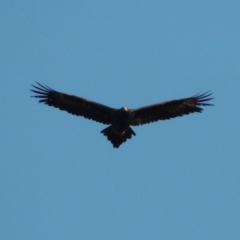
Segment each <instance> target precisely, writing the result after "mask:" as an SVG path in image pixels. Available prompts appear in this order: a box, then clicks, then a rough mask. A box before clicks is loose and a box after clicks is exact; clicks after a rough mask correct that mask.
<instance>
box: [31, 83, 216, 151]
mask: <svg viewBox="0 0 240 240" xmlns="http://www.w3.org/2000/svg"><path fill="white" fill-rule="evenodd" d="M32 86H33V87H34V89H31V91H32V92H34V93H36V95H34V96H32V97H35V98H39V99H40V100H39V102H40V103H44V104H47V105H49V106H53V107H56V108H59V109H60V110H64V111H67V112H68V113H71V114H73V115H77V116H83V117H85V118H88V119H91V120H94V121H97V122H100V123H103V124H107V125H109V126H108V127H107V128H105V129H103V130H102V131H101V133H103V135H105V136H106V137H107V139H108V140H109V141H110V142H111V143H112V144H113V147H115V148H118V147H119V146H120V145H121V144H122V143H124V142H126V141H127V139H130V138H131V137H132V135H136V134H135V132H134V131H133V130H132V128H131V127H130V126H138V125H142V124H146V123H151V122H156V121H158V120H168V119H170V118H175V117H181V116H183V115H187V114H189V113H194V112H202V110H203V109H202V108H201V107H200V106H213V104H210V103H208V101H210V100H211V99H213V98H212V97H210V96H211V94H212V93H211V92H206V93H203V94H197V95H195V96H192V97H189V98H183V99H178V100H172V101H167V102H161V103H157V104H154V105H150V106H145V107H141V108H137V109H128V108H127V107H122V108H120V109H117V108H111V107H108V106H105V105H103V104H100V103H96V102H93V101H90V100H87V99H84V98H81V97H77V96H73V95H68V94H66V93H61V92H58V91H55V90H53V89H52V88H50V87H48V86H46V85H42V84H40V83H37V84H36V85H32Z"/></svg>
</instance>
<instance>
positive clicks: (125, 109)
mask: <svg viewBox="0 0 240 240" xmlns="http://www.w3.org/2000/svg"><path fill="white" fill-rule="evenodd" d="M121 110H122V111H124V112H128V110H129V109H128V107H122V108H121Z"/></svg>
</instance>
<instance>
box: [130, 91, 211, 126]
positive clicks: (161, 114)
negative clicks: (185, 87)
mask: <svg viewBox="0 0 240 240" xmlns="http://www.w3.org/2000/svg"><path fill="white" fill-rule="evenodd" d="M211 95H212V93H211V92H206V93H203V94H197V95H195V96H193V97H190V98H184V99H179V100H172V101H168V102H162V103H158V104H154V105H150V106H146V107H142V108H138V109H134V110H132V116H133V117H132V122H131V125H141V124H145V123H150V122H155V121H158V120H167V119H170V118H175V117H181V116H183V115H187V114H189V113H194V112H202V110H203V109H202V108H201V107H200V106H212V105H213V104H210V103H208V101H210V100H211V99H213V98H212V97H210V96H211Z"/></svg>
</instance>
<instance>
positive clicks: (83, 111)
mask: <svg viewBox="0 0 240 240" xmlns="http://www.w3.org/2000/svg"><path fill="white" fill-rule="evenodd" d="M32 86H33V87H34V89H31V91H32V92H34V93H36V95H34V96H32V97H35V98H40V100H39V102H40V103H44V104H47V105H49V106H53V107H56V108H59V109H60V110H64V111H67V112H69V113H71V114H73V115H77V116H83V117H85V118H88V119H92V120H94V121H97V122H100V123H104V124H111V122H112V120H111V116H112V114H113V112H114V111H116V109H114V108H110V107H108V106H105V105H102V104H99V103H96V102H92V101H89V100H87V99H84V98H81V97H76V96H73V95H68V94H65V93H61V92H58V91H55V90H53V89H51V88H49V87H47V86H44V85H42V84H40V83H37V85H32Z"/></svg>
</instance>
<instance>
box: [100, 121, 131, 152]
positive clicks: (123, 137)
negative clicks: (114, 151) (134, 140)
mask: <svg viewBox="0 0 240 240" xmlns="http://www.w3.org/2000/svg"><path fill="white" fill-rule="evenodd" d="M101 133H103V135H105V136H106V137H107V139H108V140H109V141H110V142H111V143H112V144H113V147H114V148H118V147H119V146H120V145H121V144H122V143H124V142H126V141H127V139H130V138H131V137H132V135H134V136H135V135H136V134H135V132H134V131H133V130H132V129H131V128H130V127H128V128H127V129H126V131H125V132H124V133H123V134H118V133H116V131H114V129H113V128H112V126H109V127H107V128H105V129H103V130H102V131H101Z"/></svg>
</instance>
